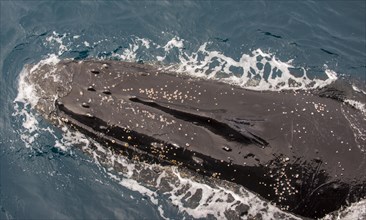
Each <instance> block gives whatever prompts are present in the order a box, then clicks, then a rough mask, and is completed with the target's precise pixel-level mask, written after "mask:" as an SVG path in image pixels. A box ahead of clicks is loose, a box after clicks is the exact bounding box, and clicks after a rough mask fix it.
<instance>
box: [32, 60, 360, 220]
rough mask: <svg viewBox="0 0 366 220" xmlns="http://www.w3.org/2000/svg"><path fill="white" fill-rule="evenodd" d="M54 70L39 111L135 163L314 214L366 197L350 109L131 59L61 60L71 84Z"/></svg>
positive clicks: (37, 77) (38, 77)
mask: <svg viewBox="0 0 366 220" xmlns="http://www.w3.org/2000/svg"><path fill="white" fill-rule="evenodd" d="M48 71H51V70H50V67H49V66H47V65H44V66H41V67H39V68H38V69H36V70H35V71H34V73H33V74H32V75H31V76H30V77H29V79H28V80H29V81H30V82H32V83H34V84H37V86H38V88H42V89H43V90H44V91H45V93H42V97H43V98H41V101H40V103H41V104H40V106H38V110H39V111H40V112H41V113H42V114H44V115H45V116H46V117H47V118H50V119H51V120H52V119H53V121H55V120H54V119H56V118H57V119H61V120H62V121H64V122H66V123H67V124H69V125H70V126H71V127H73V128H75V129H77V130H79V131H81V132H83V133H85V134H86V135H88V136H90V137H92V138H94V139H95V140H97V141H98V142H100V143H102V144H105V145H107V146H108V147H110V148H112V149H114V150H115V151H117V152H119V153H121V154H124V155H126V156H128V157H129V158H133V159H135V160H141V161H147V162H150V163H160V164H163V165H170V164H171V165H178V166H184V167H187V168H189V169H192V170H195V171H196V172H198V173H200V174H203V175H205V176H209V177H212V178H220V179H224V180H228V181H231V182H235V183H238V184H240V185H243V186H244V187H246V188H248V189H249V190H251V191H252V192H255V193H257V194H259V195H260V196H261V197H263V198H265V199H267V200H269V201H271V202H273V203H275V204H277V206H279V207H281V208H282V209H285V210H288V211H290V212H293V213H295V214H298V215H301V216H304V217H310V218H317V217H323V216H324V215H325V214H327V213H330V212H332V211H334V210H337V209H339V208H340V207H341V206H343V205H346V204H348V203H349V202H355V201H358V200H360V199H362V198H365V195H366V188H365V183H366V163H365V156H366V154H365V152H364V150H363V147H364V146H365V145H366V141H365V140H364V139H362V138H358V137H357V136H355V134H354V133H355V131H354V129H355V128H354V126H353V125H352V124H351V121H350V118H352V119H353V120H352V121H358V122H360V123H359V125H358V126H359V127H358V130H361V132H365V131H366V125H365V124H366V123H364V122H365V120H366V119H365V116H364V115H362V113H361V112H360V111H358V110H356V109H354V108H352V107H351V106H348V105H345V104H343V103H342V102H339V101H337V100H334V99H330V98H325V97H320V96H319V95H315V94H316V93H315V92H314V93H311V92H304V91H300V92H294V91H291V92H271V91H262V92H257V91H248V90H245V89H242V88H239V87H236V86H232V85H228V84H225V83H220V82H217V81H212V80H207V79H206V80H203V79H196V78H189V77H187V76H184V75H176V74H172V73H165V72H163V71H159V70H158V69H157V68H155V67H153V66H149V65H145V64H136V63H126V62H121V61H94V60H87V61H81V62H76V61H61V62H59V63H58V64H57V65H56V68H55V69H53V70H52V71H56V73H57V74H58V75H59V76H60V78H61V85H59V84H57V83H55V82H52V79H47V78H45V77H42V76H43V75H44V74H45V73H47V72H48ZM56 84H57V86H56ZM55 91H57V92H55ZM323 91H324V89H323ZM51 93H53V94H57V96H58V98H57V100H56V101H55V103H53V102H51V98H50V97H48V98H46V97H47V94H51ZM53 106H55V109H53V110H52V111H50V112H48V111H47V109H50V108H52V107H53ZM46 113H48V114H46ZM360 126H361V127H360Z"/></svg>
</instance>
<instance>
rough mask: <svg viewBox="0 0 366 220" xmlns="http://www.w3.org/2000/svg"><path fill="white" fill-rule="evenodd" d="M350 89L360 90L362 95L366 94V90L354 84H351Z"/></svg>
mask: <svg viewBox="0 0 366 220" xmlns="http://www.w3.org/2000/svg"><path fill="white" fill-rule="evenodd" d="M352 89H353V90H354V91H356V92H360V93H363V94H364V95H366V91H365V90H362V89H360V88H358V87H357V86H356V85H354V84H353V85H352Z"/></svg>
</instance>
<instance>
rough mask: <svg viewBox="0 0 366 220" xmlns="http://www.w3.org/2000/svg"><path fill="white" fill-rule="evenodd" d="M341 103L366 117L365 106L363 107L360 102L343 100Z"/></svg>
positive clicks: (363, 104)
mask: <svg viewBox="0 0 366 220" xmlns="http://www.w3.org/2000/svg"><path fill="white" fill-rule="evenodd" d="M343 102H344V103H347V104H349V105H351V106H352V107H354V108H355V109H358V110H360V111H361V112H362V113H363V114H364V115H365V116H366V106H365V103H362V102H360V101H355V100H352V99H345V100H344V101H343Z"/></svg>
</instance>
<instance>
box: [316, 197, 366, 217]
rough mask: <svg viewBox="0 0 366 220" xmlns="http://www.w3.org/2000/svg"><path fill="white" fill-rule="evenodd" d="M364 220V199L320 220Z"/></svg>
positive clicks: (365, 202)
mask: <svg viewBox="0 0 366 220" xmlns="http://www.w3.org/2000/svg"><path fill="white" fill-rule="evenodd" d="M364 219H366V199H364V200H361V201H359V202H356V203H353V204H351V205H350V206H348V207H345V208H343V209H341V210H339V211H336V212H334V213H332V214H328V215H326V216H325V217H324V218H322V220H364Z"/></svg>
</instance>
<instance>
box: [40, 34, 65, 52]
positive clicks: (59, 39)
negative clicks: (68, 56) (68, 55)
mask: <svg viewBox="0 0 366 220" xmlns="http://www.w3.org/2000/svg"><path fill="white" fill-rule="evenodd" d="M66 35H67V34H66V33H65V34H59V33H57V32H55V31H54V32H52V35H51V36H49V37H47V38H46V41H47V42H48V43H49V44H51V45H55V44H58V45H59V48H58V49H59V51H58V55H61V54H63V53H64V52H65V51H68V50H69V49H68V47H67V46H66V45H65V44H64V42H63V40H64V38H65V37H66Z"/></svg>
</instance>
